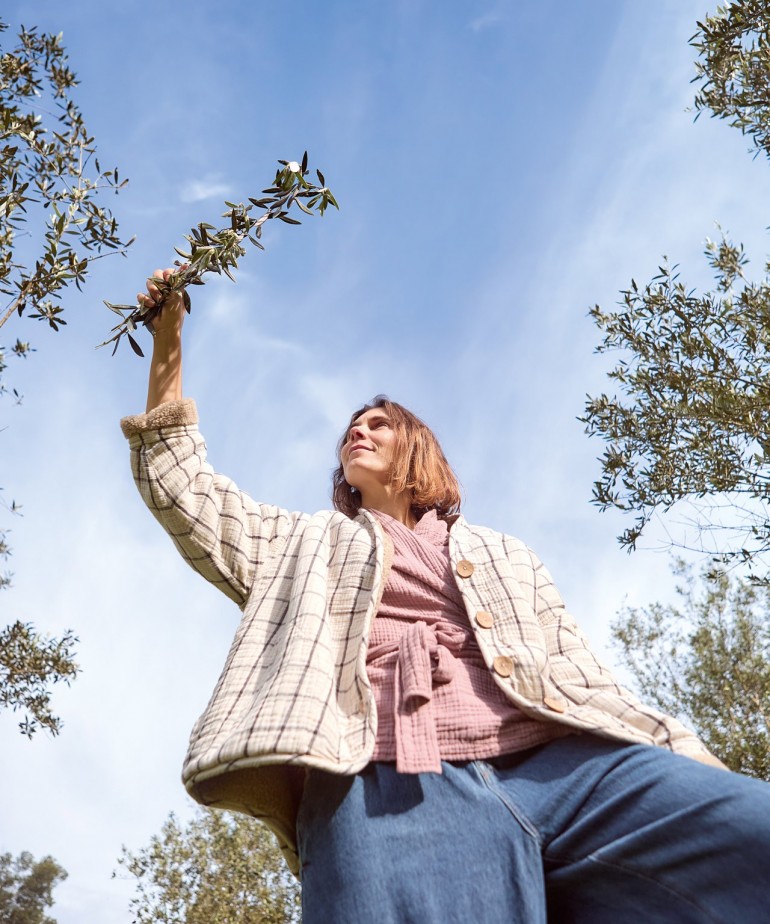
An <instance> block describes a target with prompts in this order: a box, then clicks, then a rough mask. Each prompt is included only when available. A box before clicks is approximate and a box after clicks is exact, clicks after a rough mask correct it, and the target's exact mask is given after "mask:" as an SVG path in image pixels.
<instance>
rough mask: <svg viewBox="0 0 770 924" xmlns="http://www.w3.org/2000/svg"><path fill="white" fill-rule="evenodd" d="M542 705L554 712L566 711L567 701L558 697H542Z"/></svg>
mask: <svg viewBox="0 0 770 924" xmlns="http://www.w3.org/2000/svg"><path fill="white" fill-rule="evenodd" d="M543 705H544V706H548V708H549V709H552V710H553V711H554V712H566V711H567V700H566V699H562V698H561V697H560V696H544V697H543Z"/></svg>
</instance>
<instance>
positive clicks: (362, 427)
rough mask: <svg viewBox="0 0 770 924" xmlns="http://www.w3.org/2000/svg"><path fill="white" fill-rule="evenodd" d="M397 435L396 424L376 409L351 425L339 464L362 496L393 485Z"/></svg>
mask: <svg viewBox="0 0 770 924" xmlns="http://www.w3.org/2000/svg"><path fill="white" fill-rule="evenodd" d="M395 441H396V433H395V430H394V429H393V422H392V421H391V419H390V418H389V417H388V415H387V413H386V412H385V410H384V409H383V408H378V407H374V408H371V409H370V410H368V411H365V412H364V413H363V414H361V416H360V417H357V418H356V419H355V420H354V421H353V423H352V424H351V425H350V429H349V430H348V433H347V438H346V439H345V442H344V444H343V446H342V449H341V450H340V462H341V463H342V471H343V472H344V474H345V481H347V483H348V484H349V485H350V486H351V487H353V488H357V489H358V490H359V491H360V492H361V496H362V498H365V496H366V493H367V490H371V489H376V488H377V487H380V486H384V485H387V484H388V483H389V482H390V472H391V464H392V461H393V450H394V448H395Z"/></svg>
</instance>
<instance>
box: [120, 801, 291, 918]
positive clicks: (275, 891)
mask: <svg viewBox="0 0 770 924" xmlns="http://www.w3.org/2000/svg"><path fill="white" fill-rule="evenodd" d="M118 862H119V863H120V866H121V867H122V868H123V870H125V871H126V872H127V873H128V874H129V875H130V876H132V877H133V878H134V879H135V885H136V893H137V894H136V897H135V898H133V899H131V902H130V904H131V911H132V912H133V915H134V920H135V922H136V924H159V922H160V924H243V922H247V921H248V922H253V924H294V922H298V921H299V920H300V905H299V884H298V883H297V881H296V880H295V879H294V878H293V877H292V875H291V874H290V873H289V871H288V869H287V868H286V866H285V864H284V861H283V858H282V856H281V853H280V851H279V849H278V847H277V845H276V843H275V839H274V837H273V835H272V834H271V833H270V832H269V831H268V829H267V828H266V827H265V826H264V825H262V824H260V823H259V822H258V821H255V820H254V819H253V818H249V817H247V816H245V815H238V814H232V813H230V812H220V811H214V810H211V809H201V810H199V811H198V814H197V816H196V817H195V818H194V819H193V820H192V821H191V822H190V823H189V824H187V825H185V826H183V825H181V824H180V823H179V821H178V820H177V819H176V817H175V816H174V815H173V814H172V815H170V816H169V817H168V818H167V819H166V822H165V823H164V825H163V828H162V830H161V832H160V834H158V835H155V836H154V837H153V838H152V839H151V840H150V843H149V845H148V846H147V847H144V848H142V849H141V850H139V851H138V852H136V853H132V852H131V851H129V850H127V849H126V848H125V847H124V848H123V854H122V856H121V857H120V859H119V861H118Z"/></svg>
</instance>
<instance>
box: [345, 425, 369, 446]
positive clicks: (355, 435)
mask: <svg viewBox="0 0 770 924" xmlns="http://www.w3.org/2000/svg"><path fill="white" fill-rule="evenodd" d="M365 438H366V433H364V431H363V429H362V428H361V427H359V426H357V425H356V426H355V427H351V428H350V439H349V440H348V442H350V443H353V442H355V441H356V440H358V439H365Z"/></svg>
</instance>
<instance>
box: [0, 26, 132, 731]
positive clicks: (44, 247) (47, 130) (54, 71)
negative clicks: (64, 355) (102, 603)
mask: <svg viewBox="0 0 770 924" xmlns="http://www.w3.org/2000/svg"><path fill="white" fill-rule="evenodd" d="M7 29H8V26H7V24H6V23H4V22H2V21H0V35H2V33H6V32H7ZM76 86H77V79H76V77H75V74H74V72H73V71H72V70H71V69H70V67H69V64H68V59H67V54H66V51H65V49H64V45H63V42H62V36H61V35H52V34H46V33H42V32H39V31H38V30H37V29H36V28H30V29H26V28H23V27H22V29H21V30H20V32H19V34H18V36H17V37H16V40H15V43H13V44H12V43H8V42H6V41H3V42H2V47H0V142H2V143H1V144H0V295H2V296H3V297H4V299H5V301H4V303H2V302H0V328H2V327H3V326H4V325H5V324H6V323H7V322H9V321H10V320H12V319H17V320H18V319H19V318H21V317H22V316H25V312H26V317H28V318H31V319H34V320H38V321H43V322H44V323H46V324H47V325H48V326H49V327H50V328H52V329H53V330H59V329H60V328H61V326H62V325H65V324H66V321H65V320H64V318H63V317H62V315H63V313H64V307H63V305H62V304H61V299H62V296H63V294H64V292H65V291H66V290H67V287H68V286H70V284H72V283H74V285H75V286H76V288H77V289H80V287H81V285H82V284H83V282H84V280H85V278H86V275H87V273H88V269H89V266H90V264H91V262H92V261H93V260H96V259H99V258H100V257H102V256H104V255H106V254H107V253H125V250H126V248H127V247H128V245H129V243H130V241H124V240H123V239H122V238H121V237H120V235H119V231H118V225H117V221H116V220H115V218H114V216H113V215H112V213H111V211H110V210H109V209H107V208H105V207H104V206H103V205H102V204H101V200H100V196H101V194H102V193H103V192H117V191H118V190H119V189H120V188H121V187H122V186H123V185H124V184H125V182H126V181H125V180H121V179H120V177H119V175H118V170H117V168H115V169H111V170H102V169H101V167H100V165H99V161H98V160H97V159H96V147H95V143H94V139H93V137H92V136H91V135H90V134H89V132H88V130H87V128H86V126H85V123H84V121H83V117H82V114H81V112H80V109H79V108H78V106H77V103H76V102H75V99H74V96H73V91H74V89H75V87H76ZM31 352H32V347H31V346H30V344H29V342H28V341H27V340H25V339H22V338H21V337H19V336H16V337H15V341H14V342H13V344H12V346H10V347H7V348H6V347H4V346H3V345H2V344H0V397H2V396H6V398H7V397H9V396H13V398H14V399H15V400H16V401H17V402H18V401H20V395H19V394H18V392H17V391H16V389H14V388H12V387H11V386H10V385H9V384H8V382H7V378H6V376H7V372H8V359H9V357H11V356H13V357H15V358H16V359H25V358H28V357H29V355H30V353H31ZM1 503H2V506H3V507H4V508H5V511H6V513H7V514H17V513H18V512H19V505H18V504H16V502H15V501H12V500H11V501H2V502H1ZM9 532H10V530H9V527H8V526H7V525H6V523H3V524H2V525H0V559H3V560H7V558H8V557H9V555H10V553H11V548H10V544H9V541H8V535H9ZM10 583H11V574H10V573H9V572H4V573H2V574H0V590H5V589H7V588H8V587H9V586H10ZM75 641H76V639H75V638H74V636H73V634H72V633H71V632H66V633H65V634H64V635H63V636H62V637H61V638H58V639H57V638H50V637H43V636H40V635H39V634H38V633H36V632H35V630H34V629H33V628H32V626H31V625H30V624H28V623H26V622H22V621H20V620H17V621H16V622H15V623H13V624H11V625H9V626H7V627H6V628H5V629H4V630H2V632H1V633H0V651H1V654H0V707H8V708H11V709H13V710H17V709H18V710H21V711H22V712H23V714H24V715H23V718H22V721H21V722H20V723H19V724H20V728H21V731H22V732H23V733H24V734H26V735H28V736H30V737H31V736H32V734H33V733H34V732H35V731H36V730H37V729H38V728H41V727H44V728H47V729H48V730H49V731H50V732H51V733H53V734H56V733H57V732H58V731H59V728H60V726H61V721H60V719H59V718H58V717H57V716H56V715H55V714H54V713H53V712H52V710H51V708H50V685H51V684H52V683H55V682H57V681H60V680H63V681H64V682H65V683H68V682H70V681H71V680H72V678H73V677H74V676H75V675H76V674H77V670H78V669H77V665H76V664H75V661H74V652H73V648H74V642H75Z"/></svg>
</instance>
